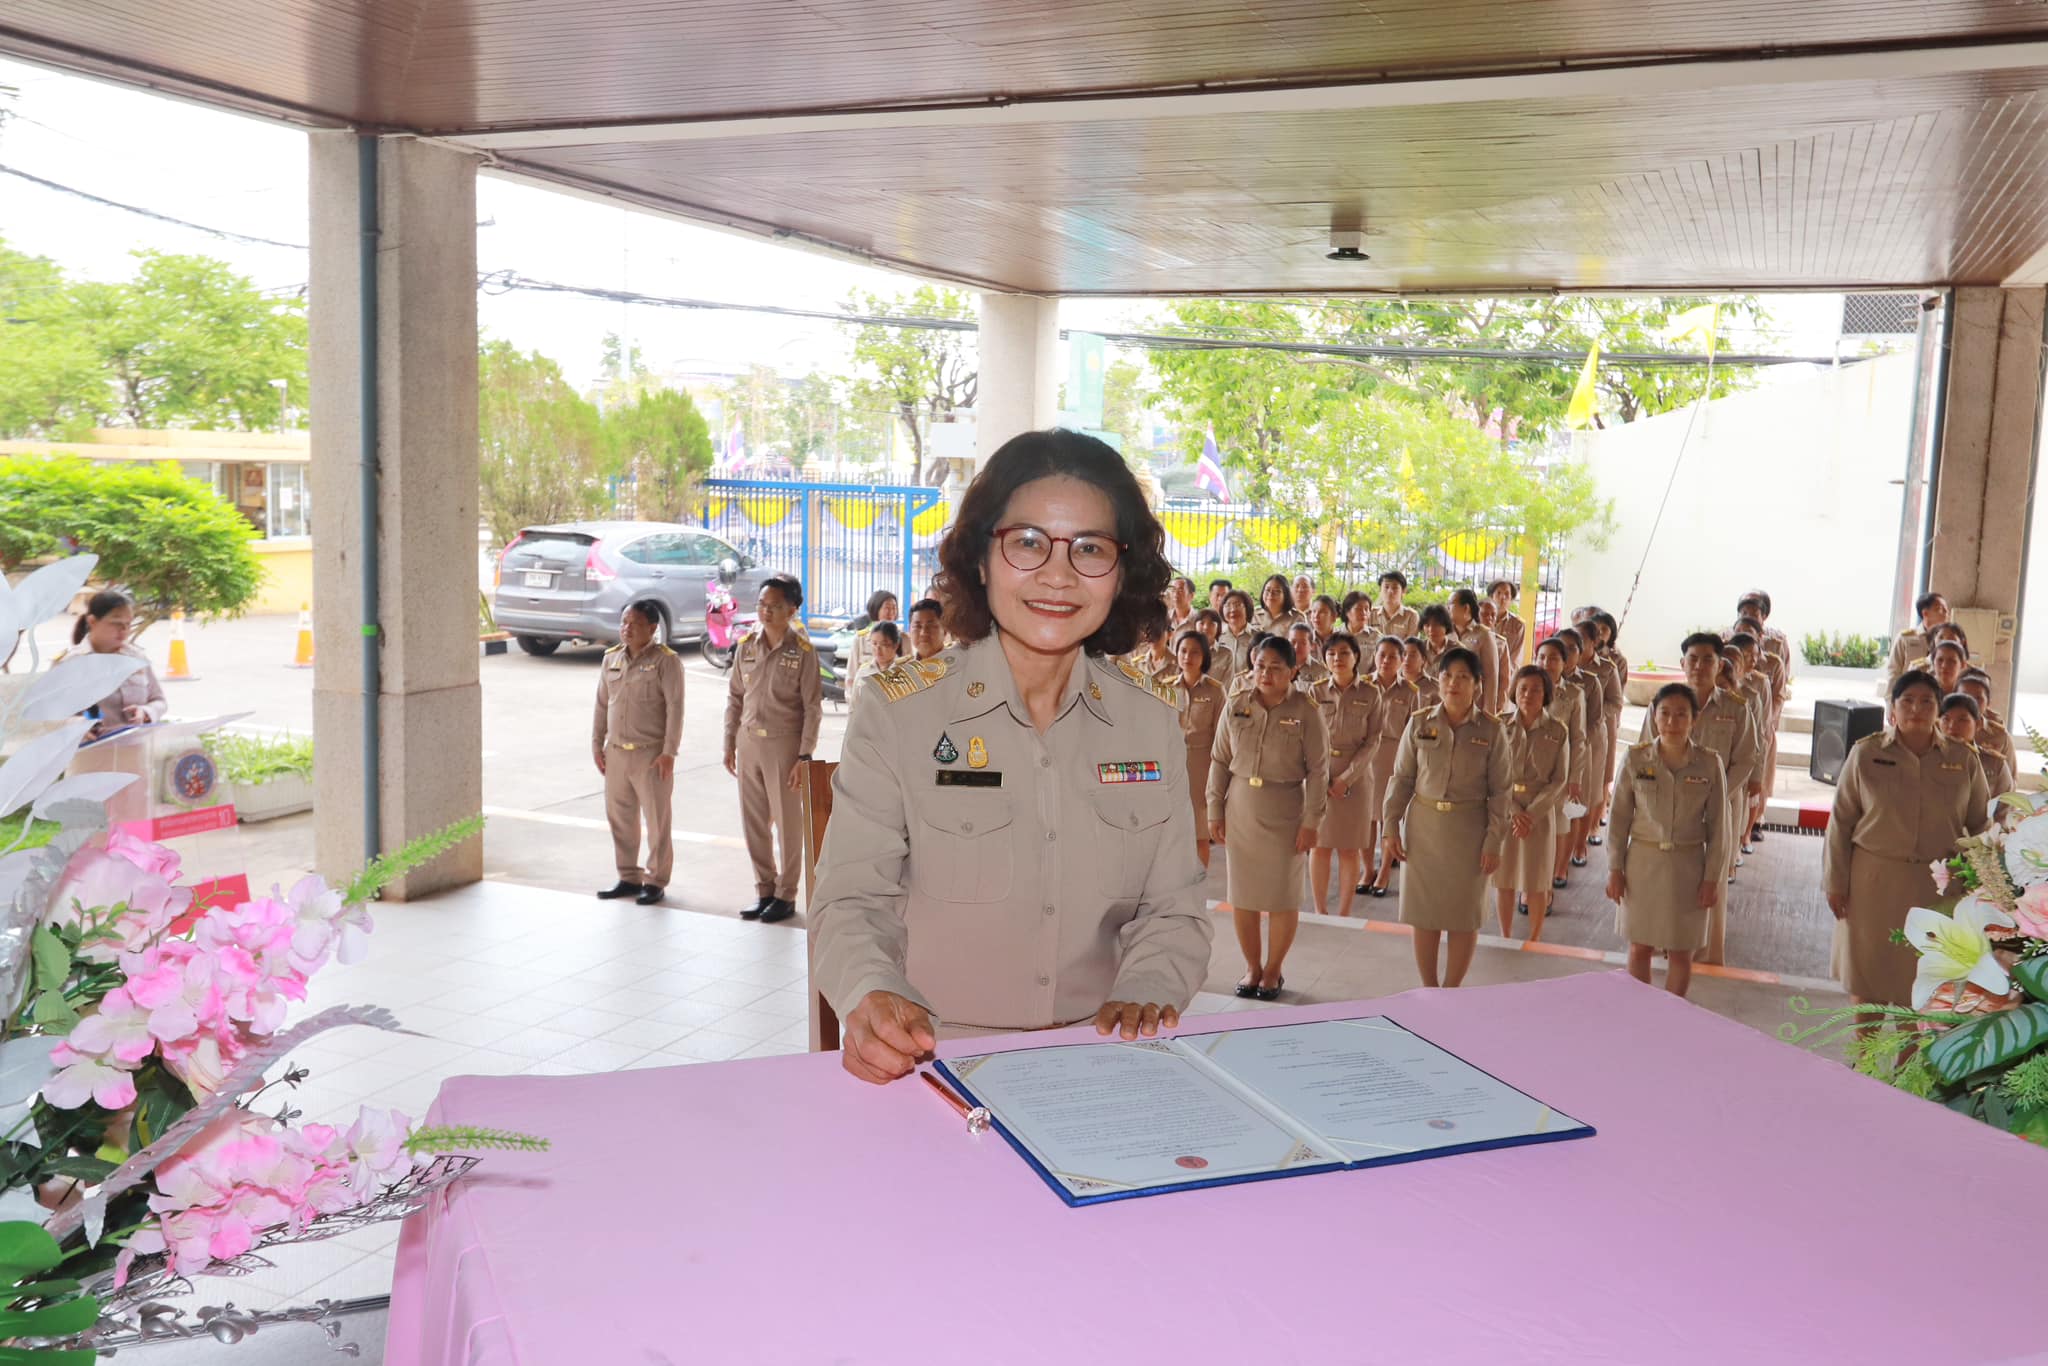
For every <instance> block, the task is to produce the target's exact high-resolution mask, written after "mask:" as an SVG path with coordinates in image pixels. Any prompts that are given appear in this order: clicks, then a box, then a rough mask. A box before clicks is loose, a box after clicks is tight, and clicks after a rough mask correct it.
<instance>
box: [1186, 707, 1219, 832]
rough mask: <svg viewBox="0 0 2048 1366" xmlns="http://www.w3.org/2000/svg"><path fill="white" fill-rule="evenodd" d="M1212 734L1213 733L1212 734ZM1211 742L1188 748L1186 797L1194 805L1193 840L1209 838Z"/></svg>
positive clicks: (1213, 744) (1214, 746)
mask: <svg viewBox="0 0 2048 1366" xmlns="http://www.w3.org/2000/svg"><path fill="white" fill-rule="evenodd" d="M1212 733H1213V732H1212ZM1215 749H1216V745H1215V742H1214V741H1213V740H1212V741H1211V742H1210V743H1208V744H1206V745H1189V746H1188V796H1189V797H1191V798H1193V799H1194V803H1195V838H1196V839H1198V840H1206V839H1208V838H1209V784H1208V782H1207V781H1206V779H1207V778H1208V776H1209V758H1210V755H1211V754H1213V753H1214V752H1215Z"/></svg>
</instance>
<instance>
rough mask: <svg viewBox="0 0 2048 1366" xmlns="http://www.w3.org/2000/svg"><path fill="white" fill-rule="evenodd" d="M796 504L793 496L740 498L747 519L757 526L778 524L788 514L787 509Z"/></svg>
mask: <svg viewBox="0 0 2048 1366" xmlns="http://www.w3.org/2000/svg"><path fill="white" fill-rule="evenodd" d="M794 506H796V500H795V499H793V498H742V499H740V507H741V509H742V510H743V511H745V513H746V514H747V520H748V521H750V522H752V523H753V524H754V525H755V526H758V527H771V526H777V525H780V524H781V522H782V519H783V518H785V517H787V516H789V510H790V509H791V508H792V507H794Z"/></svg>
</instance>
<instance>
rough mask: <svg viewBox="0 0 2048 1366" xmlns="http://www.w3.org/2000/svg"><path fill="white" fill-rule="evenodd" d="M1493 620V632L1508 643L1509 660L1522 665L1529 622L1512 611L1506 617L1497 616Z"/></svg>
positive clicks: (1516, 664)
mask: <svg viewBox="0 0 2048 1366" xmlns="http://www.w3.org/2000/svg"><path fill="white" fill-rule="evenodd" d="M1493 621H1494V627H1493V633H1494V634H1495V635H1497V636H1499V637H1500V638H1501V639H1502V640H1505V641H1506V642H1507V643H1508V660H1509V662H1510V663H1512V664H1514V665H1515V666H1516V667H1517V668H1519V667H1521V663H1522V642H1523V641H1524V640H1526V639H1528V636H1529V624H1528V623H1527V622H1525V621H1523V620H1522V619H1521V618H1520V617H1518V616H1516V615H1514V614H1513V613H1512V612H1511V613H1509V614H1508V615H1507V616H1506V617H1505V618H1502V617H1499V616H1496V617H1495V618H1494V619H1493Z"/></svg>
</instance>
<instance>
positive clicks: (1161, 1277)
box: [386, 973, 2048, 1366]
mask: <svg viewBox="0 0 2048 1366" xmlns="http://www.w3.org/2000/svg"><path fill="white" fill-rule="evenodd" d="M1372 1013H1383V1014H1386V1015H1389V1016H1391V1017H1393V1018H1394V1019H1396V1020H1398V1021H1400V1022H1401V1023H1402V1024H1404V1025H1406V1026H1408V1027H1409V1028H1411V1029H1413V1030H1415V1031H1416V1032H1418V1033H1420V1034H1423V1035H1425V1036H1426V1037H1428V1038H1430V1039H1432V1040H1434V1041H1435V1042H1437V1043H1439V1044H1441V1045H1443V1046H1444V1047H1446V1048H1448V1049H1450V1050H1451V1051H1453V1052H1455V1053H1457V1054H1459V1055H1460V1056H1462V1057H1464V1058H1466V1059H1468V1060H1469V1061H1471V1062H1472V1063H1474V1064H1475V1065H1477V1066H1479V1067H1482V1068H1485V1069H1486V1070H1488V1071H1490V1072H1493V1073H1495V1074H1496V1075H1498V1076H1500V1077H1502V1078H1503V1079H1505V1080H1507V1081H1509V1082H1510V1083H1512V1084H1514V1085H1516V1086H1519V1087H1521V1088H1523V1089H1525V1090H1527V1091H1528V1092H1530V1093H1531V1094H1533V1095H1535V1096H1538V1097H1540V1098H1541V1099H1543V1100H1545V1101H1547V1102H1549V1103H1550V1104H1552V1105H1555V1106H1557V1107H1558V1108H1559V1109H1562V1110H1563V1111H1565V1112H1566V1113H1568V1114H1570V1115H1573V1116H1575V1117H1577V1118H1579V1119H1583V1120H1585V1121H1587V1122H1589V1123H1591V1124H1593V1125H1594V1126H1596V1127H1597V1128H1598V1129H1599V1131H1600V1132H1599V1135H1598V1137H1595V1138H1592V1139H1587V1140H1584V1141H1581V1142H1576V1143H1550V1144H1539V1145H1535V1146H1531V1147H1520V1148H1507V1149H1500V1150H1496V1151H1492V1152H1484V1153H1474V1154H1468V1155H1464V1156H1458V1157H1450V1158H1445V1159H1442V1160H1438V1161H1429V1162H1417V1163H1412V1164H1405V1165H1397V1166H1391V1167H1381V1168H1370V1169H1366V1170H1362V1171H1356V1172H1334V1173H1328V1174H1323V1175H1317V1176H1307V1177H1302V1178H1300V1179H1297V1180H1291V1181H1268V1182H1258V1183H1253V1184H1248V1185H1239V1186H1230V1187H1224V1188H1220V1189H1216V1190H1207V1191H1194V1192H1183V1193H1178V1194H1170V1195H1163V1196H1157V1197H1152V1198H1148V1199H1141V1200H1127V1201H1117V1202H1112V1203H1109V1204H1105V1205H1098V1206H1094V1207H1091V1208H1083V1209H1069V1208H1067V1207H1066V1206H1065V1205H1063V1204H1062V1203H1061V1202H1060V1200H1059V1199H1058V1198H1057V1197H1056V1196H1055V1195H1054V1194H1053V1193H1052V1192H1051V1191H1049V1190H1047V1189H1046V1187H1045V1185H1044V1183H1043V1182H1041V1181H1040V1180H1039V1179H1038V1177H1037V1176H1035V1175H1034V1174H1033V1173H1032V1172H1031V1170H1030V1169H1029V1168H1028V1167H1027V1166H1026V1165H1025V1164H1024V1162H1023V1161H1022V1160H1020V1159H1019V1158H1018V1157H1017V1155H1016V1154H1015V1153H1014V1152H1013V1151H1012V1150H1011V1149H1010V1147H1009V1146H1008V1144H1006V1143H1005V1142H1003V1140H1002V1139H1001V1137H1000V1136H998V1135H995V1134H987V1135H982V1136H980V1137H971V1136H969V1135H968V1134H967V1133H965V1132H964V1129H963V1126H962V1125H961V1122H960V1120H959V1119H958V1117H957V1116H955V1115H954V1114H952V1113H951V1112H950V1111H948V1110H947V1109H945V1108H944V1106H943V1105H942V1104H941V1103H940V1102H939V1101H938V1099H937V1098H935V1097H933V1096H932V1095H930V1094H929V1093H928V1092H927V1090H926V1089H925V1088H924V1087H922V1086H914V1085H896V1086H890V1087H886V1088H884V1087H871V1086H867V1085H864V1084H860V1083H856V1082H855V1081H853V1080H852V1079H851V1078H849V1077H847V1076H845V1075H843V1074H842V1073H841V1071H840V1068H839V1059H838V1057H837V1056H836V1055H832V1054H810V1055H803V1056H796V1057H786V1058H768V1059H761V1060H756V1061H747V1062H733V1063H722V1064H708V1065H697V1066H688V1067H682V1068H676V1069H661V1070H648V1071H635V1072H618V1073H611V1074H607V1075H597V1076H582V1077H456V1078H452V1079H450V1080H449V1081H448V1082H447V1083H446V1084H445V1085H444V1086H443V1088H442V1091H441V1094H440V1098H439V1100H438V1101H437V1102H436V1105H435V1109H434V1111H433V1113H432V1120H433V1121H434V1122H460V1123H472V1124H483V1125H493V1126H502V1127H509V1128H519V1129H527V1130H532V1131H538V1132H541V1133H545V1134H547V1135H549V1136H550V1137H551V1138H552V1139H553V1140H554V1148H553V1150H552V1151H551V1152H549V1153H546V1154H509V1153H508V1154H495V1153H494V1154H488V1155H487V1157H486V1162H485V1165H484V1166H483V1167H482V1168H480V1169H479V1174H478V1175H477V1176H476V1177H473V1178H472V1179H471V1180H470V1181H469V1182H468V1183H467V1184H466V1185H464V1186H463V1187H461V1188H459V1189H458V1190H456V1191H455V1192H453V1193H452V1194H450V1195H448V1196H446V1197H443V1198H442V1199H440V1200H438V1201H437V1203H436V1204H435V1205H434V1206H433V1207H431V1208H429V1209H428V1210H426V1211H424V1212H423V1213H421V1214H419V1215H416V1216H415V1217H414V1218H413V1219H412V1220H411V1221H410V1222H409V1223H408V1225H407V1227H406V1229H405V1232H404V1235H403V1237H402V1239H401V1242H400V1246H399V1256H398V1273H397V1278H396V1284H395V1286H394V1288H393V1292H392V1312H391V1332H390V1337H389V1340H388V1346H387V1349H386V1361H387V1362H388V1363H390V1366H427V1364H428V1363H451V1364H452V1363H461V1364H462V1366H509V1364H511V1363H520V1364H521V1366H556V1363H570V1362H607V1363H611V1362H619V1363H643V1362H644V1363H658V1362H698V1361H702V1362H718V1363H783V1362H788V1363H806V1364H808V1363H819V1362H839V1363H866V1362H876V1363H891V1366H903V1364H904V1363H910V1364H912V1366H924V1364H925V1363H948V1364H949V1366H950V1364H951V1363H965V1364H968V1366H997V1364H998V1363H1011V1362H1015V1363H1028V1366H1048V1364H1053V1366H1056V1364H1057V1363H1076V1364H1077V1366H1079V1364H1080V1363H1094V1362H1103V1361H1119V1360H1121V1361H1126V1362H1130V1363H1133V1364H1134V1366H1149V1364H1150V1363H1154V1362H1174V1363H1207V1362H1226V1361H1227V1362H1233V1363H1237V1362H1242V1361H1245V1360H1257V1361H1264V1362H1344V1363H1354V1362H1380V1361H1385V1362H1390V1363H1392V1362H1402V1363H1412V1362H1431V1363H1475V1366H1476V1364H1479V1363H1484V1366H1503V1364H1504V1363H1547V1362H1556V1363H1571V1364H1572V1366H1584V1363H1589V1362H1657V1363H1660V1364H1661V1366H1671V1364H1672V1363H1686V1362H1699V1363H1713V1364H1714V1366H1725V1363H1727V1362H1729V1361H1734V1360H1742V1361H1745V1362H1774V1361H1784V1362H1800V1363H1818V1362H1838V1361H1839V1362H1872V1361H1914V1360H1922V1361H1942V1362H1961V1361H1975V1362H1992V1361H2013V1360H2020V1359H2029V1360H2040V1359H2041V1358H2040V1357H2039V1356H2038V1355H2030V1354H2038V1353H2040V1352H2041V1350H2042V1345H2043V1339H2042V1330H2041V1325H2040V1319H2039V1316H2038V1315H2036V1314H2033V1313H2031V1312H2029V1311H2028V1310H2027V1309H2026V1308H2025V1304H2024V1299H2025V1297H2024V1296H2022V1297H2021V1298H2020V1299H2019V1300H2014V1299H2011V1298H2010V1297H2001V1296H1999V1295H1996V1294H1993V1295H1991V1296H1990V1297H1989V1298H1986V1297H1985V1296H1984V1295H1983V1294H1980V1293H1975V1292H1972V1291H1970V1290H1969V1288H1968V1287H1969V1286H1970V1284H1971V1283H1972V1282H1973V1280H1977V1283H1978V1286H1979V1289H1980V1290H1981V1288H1982V1283H1981V1280H1978V1278H1979V1277H1981V1276H1982V1275H1983V1274H1986V1273H1985V1272H1984V1270H1983V1268H1984V1267H1985V1266H1986V1264H1985V1263H1984V1262H1982V1260H1981V1259H1982V1258H1983V1257H1984V1256H1986V1255H1988V1254H1989V1253H1990V1252H1991V1251H1992V1250H1993V1249H1996V1248H1998V1247H2000V1246H2006V1247H2016V1246H2017V1241H2016V1240H2020V1239H2023V1238H2025V1237H2028V1236H2031V1235H2029V1234H2028V1233H2027V1232H2026V1231H2025V1227H2024V1224H2025V1220H2024V1219H2022V1220H2021V1222H2019V1223H2015V1222H2014V1219H2015V1216H2017V1215H2019V1213H2020V1212H2021V1211H2034V1212H2035V1213H2036V1214H2039V1213H2040V1212H2042V1211H2048V1152H2043V1151H2042V1150H2041V1149H2039V1148H2036V1147H2033V1146H2030V1145H2027V1144H2025V1143H2022V1142H2021V1141H2020V1140H2018V1139H2014V1138H2011V1137H2009V1136H2007V1135H2005V1134H2002V1133H1999V1132H1997V1131H1995V1130H1992V1129H1990V1128H1988V1127H1986V1126H1984V1125H1981V1124H1978V1123H1976V1122H1974V1121H1971V1120H1966V1119H1963V1118H1961V1117H1959V1116H1957V1115H1954V1114H1951V1113H1949V1112H1948V1111H1946V1110H1944V1109H1942V1108H1941V1107H1940V1106H1937V1105H1934V1104H1932V1103H1930V1102H1927V1101H1922V1100H1916V1099H1914V1098H1912V1097H1910V1096H1906V1095H1903V1094H1901V1093H1898V1092H1895V1091H1892V1090H1890V1089H1889V1088H1887V1087H1884V1086H1882V1085H1880V1084H1878V1083H1876V1082H1873V1081H1870V1080H1868V1079H1865V1078H1862V1077H1858V1076H1855V1075H1854V1074H1852V1073H1850V1072H1848V1071H1847V1070H1846V1069H1844V1068H1842V1067H1841V1066H1840V1065H1839V1064H1837V1063H1833V1062H1830V1061H1828V1060H1826V1059H1823V1058H1820V1057H1816V1056H1813V1055H1811V1054H1808V1053H1805V1052H1803V1051H1802V1050H1799V1049H1797V1048H1793V1047H1790V1046H1788V1045H1786V1044H1784V1043H1781V1042H1779V1041H1777V1040H1775V1039H1771V1038H1769V1037H1767V1036H1765V1035H1762V1034H1759V1033H1757V1032H1755V1031H1754V1030H1751V1029H1749V1028H1747V1027H1745V1026H1742V1025H1739V1024H1736V1023H1734V1022H1732V1021H1729V1020H1725V1019H1722V1018H1721V1017H1719V1016H1716V1015H1713V1014H1711V1013H1709V1012H1707V1011H1705V1010H1702V1009H1699V1008H1697V1007H1694V1006H1690V1005H1687V1004H1685V1003H1684V1002H1681V1001H1678V1000H1676V999H1674V998H1672V997H1671V996H1669V995H1667V994H1666V993H1664V992H1662V991H1657V990H1652V989H1649V988H1646V987H1643V986H1640V985H1639V984H1637V983H1636V982H1635V981H1633V980H1632V979H1630V978H1629V977H1628V976H1627V975H1626V974H1624V973H1590V974H1584V975H1580V976H1574V977H1567V978H1561V979H1556V980H1550V981H1542V982H1530V983H1524V984H1518V985H1512V986H1498V987H1483V988H1475V989H1468V990H1460V991H1412V992H1406V993H1403V994H1401V995H1397V996H1390V997H1386V998H1384V999H1381V1000H1378V1001H1372V1002H1363V1003H1361V1002H1350V1003H1346V1004H1341V1005H1322V1006H1312V1007H1303V1008H1299V1009H1290V1010H1281V1011H1273V1012H1270V1013H1263V1014H1261V1015H1260V1016H1259V1022H1260V1023H1272V1022H1282V1021H1296V1020H1316V1019H1330V1018H1336V1017H1341V1016H1347V1015H1361V1014H1372ZM1234 1018H1236V1017H1231V1016H1223V1017H1217V1018H1214V1019H1209V1020H1203V1021H1195V1022H1191V1025H1192V1027H1198V1028H1207V1027H1226V1026H1227V1025H1228V1024H1229V1023H1230V1022H1231V1020H1232V1019H1234ZM1092 1037H1093V1031H1092V1030H1090V1029H1081V1030H1073V1031H1067V1032H1066V1033H1065V1034H1063V1035H1061V1036H1059V1039H1060V1041H1072V1040H1080V1039H1084V1038H1092ZM1053 1041H1055V1040H1054V1038H1053V1037H1052V1036H1048V1035H1045V1034H1037V1035H1032V1036H1029V1037H1028V1038H1019V1039H1006V1040H1001V1041H995V1040H988V1039H974V1040H969V1041H960V1042H957V1043H953V1044H949V1045H947V1046H946V1047H945V1049H944V1051H945V1052H947V1053H949V1054H957V1053H971V1052H987V1051H991V1050H992V1049H994V1048H999V1047H1004V1046H1016V1047H1024V1046H1034V1045H1042V1044H1045V1043H1048V1042H1053ZM1945 1257H1953V1262H1952V1266H1953V1268H1954V1272H1953V1279H1950V1278H1949V1276H1948V1274H1947V1273H1945V1272H1944V1271H1943V1270H1942V1269H1941V1264H1942V1259H1943V1258H1945ZM1973 1265H1974V1266H1976V1267H1977V1268H1978V1270H1977V1271H1975V1272H1972V1271H1970V1270H1969V1269H1968V1268H1969V1267H1971V1266H1973ZM1990 1274H1992V1275H1993V1276H1994V1279H1995V1278H1996V1274H1997V1273H1990ZM1914 1277H1920V1278H1924V1279H1922V1280H1921V1281H1919V1282H1918V1283H1916V1282H1915V1281H1914V1280H1913V1279H1911V1278H1914ZM1942 1284H1947V1285H1949V1286H1951V1287H1952V1288H1953V1289H1954V1290H1955V1292H1956V1296H1957V1297H1956V1298H1954V1299H1952V1300H1947V1301H1945V1302H1944V1300H1943V1298H1942V1296H1941V1294H1938V1293H1936V1291H1935V1287H1937V1286H1939V1285H1942ZM1945 1306H1946V1307H1945Z"/></svg>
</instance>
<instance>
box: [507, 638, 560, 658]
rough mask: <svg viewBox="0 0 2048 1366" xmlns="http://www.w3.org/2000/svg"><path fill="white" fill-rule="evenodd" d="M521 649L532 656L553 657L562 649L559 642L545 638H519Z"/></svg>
mask: <svg viewBox="0 0 2048 1366" xmlns="http://www.w3.org/2000/svg"><path fill="white" fill-rule="evenodd" d="M515 638H516V639H517V640H518V641H519V648H520V649H522V650H524V651H526V653H528V654H530V655H551V654H553V653H554V652H555V651H557V650H559V649H561V648H562V642H561V641H559V640H548V639H547V638H545V637H543V636H518V637H515Z"/></svg>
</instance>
